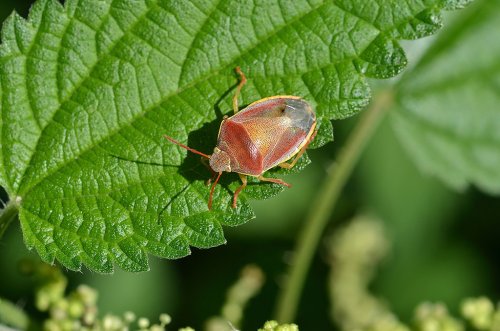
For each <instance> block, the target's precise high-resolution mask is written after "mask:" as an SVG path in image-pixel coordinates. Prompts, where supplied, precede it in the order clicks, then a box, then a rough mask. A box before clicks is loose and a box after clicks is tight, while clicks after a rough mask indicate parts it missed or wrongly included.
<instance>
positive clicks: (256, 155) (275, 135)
mask: <svg viewBox="0 0 500 331" xmlns="http://www.w3.org/2000/svg"><path fill="white" fill-rule="evenodd" d="M236 72H237V73H238V74H239V75H240V77H241V81H240V83H239V85H238V87H237V90H236V93H235V95H234V97H233V109H234V112H235V115H233V116H231V117H229V118H227V117H225V118H224V120H223V121H222V123H221V126H220V129H219V135H218V138H217V146H216V147H215V148H214V152H213V154H212V155H207V154H204V153H201V152H199V151H197V150H194V149H192V148H190V147H188V146H186V145H183V144H181V143H180V142H178V141H176V140H174V139H173V138H172V137H169V136H167V135H165V138H166V139H168V140H170V141H171V142H173V143H175V144H177V145H179V146H181V147H183V148H185V149H187V150H189V151H191V152H193V153H196V154H199V155H201V156H203V157H205V158H207V159H208V160H209V164H210V168H211V169H212V170H213V172H214V173H215V174H216V175H217V178H216V180H215V181H214V183H213V185H212V188H211V190H210V197H209V200H208V208H209V209H211V207H212V197H213V192H214V188H215V185H216V184H217V182H218V181H219V178H220V176H221V174H222V172H224V171H227V172H236V173H238V174H239V176H240V178H241V181H242V185H241V186H240V187H238V189H236V191H235V192H234V197H233V204H232V207H233V208H235V207H236V202H237V200H238V195H239V194H240V192H241V191H242V190H243V189H244V188H245V187H246V185H247V176H254V177H257V178H258V179H259V180H261V181H266V182H273V183H277V184H281V185H284V186H287V187H290V184H288V183H286V182H284V181H283V180H281V179H277V178H267V177H263V174H264V173H265V172H266V171H267V170H269V169H271V168H274V167H276V166H280V167H282V168H292V167H293V166H294V165H295V163H296V162H297V161H298V159H299V158H300V157H301V155H302V154H303V153H304V152H305V150H306V149H307V146H308V145H309V143H310V142H311V141H312V140H313V139H314V136H315V135H316V131H315V128H316V115H315V114H314V111H313V109H312V108H311V106H310V105H309V104H308V103H307V102H306V101H304V100H302V99H301V98H300V97H296V96H288V95H280V96H273V97H269V98H264V99H261V100H258V101H256V102H254V103H252V104H250V105H249V106H247V107H246V108H244V109H242V110H241V111H238V96H239V93H240V91H241V88H242V87H243V85H244V84H245V83H246V77H245V75H244V74H243V72H242V71H241V70H240V68H239V67H237V68H236ZM292 158H293V160H291V161H290V163H287V161H289V160H290V159H292Z"/></svg>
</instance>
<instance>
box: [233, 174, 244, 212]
mask: <svg viewBox="0 0 500 331" xmlns="http://www.w3.org/2000/svg"><path fill="white" fill-rule="evenodd" d="M238 175H239V176H240V179H241V182H242V184H241V186H240V187H238V188H237V189H236V191H234V196H233V208H236V202H237V201H238V195H240V192H241V191H243V189H244V188H245V187H247V176H246V175H242V174H238Z"/></svg>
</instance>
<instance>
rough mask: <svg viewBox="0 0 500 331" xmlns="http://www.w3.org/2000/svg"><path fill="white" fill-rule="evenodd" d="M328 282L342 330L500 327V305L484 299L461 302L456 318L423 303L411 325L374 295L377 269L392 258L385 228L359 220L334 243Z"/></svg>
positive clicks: (441, 306) (461, 330)
mask: <svg viewBox="0 0 500 331" xmlns="http://www.w3.org/2000/svg"><path fill="white" fill-rule="evenodd" d="M329 249H330V253H331V254H330V264H331V267H332V269H331V272H330V277H329V289H330V298H331V302H332V317H333V318H334V319H335V320H336V321H337V322H338V324H339V326H340V329H341V330H346V331H347V330H358V331H412V330H413V331H432V330H448V331H464V330H466V329H465V326H466V325H468V326H470V327H471V328H470V329H471V330H478V331H479V330H482V331H494V330H498V328H499V327H500V306H499V305H497V306H496V307H495V305H494V304H493V302H492V301H491V300H489V299H487V298H485V297H479V298H467V299H465V300H462V304H461V307H460V308H461V309H460V310H461V316H460V317H461V318H456V317H453V316H452V315H451V314H450V313H449V311H448V309H447V307H446V306H445V305H444V304H442V303H430V302H424V303H421V304H419V305H418V306H417V308H416V309H415V313H414V317H413V323H412V324H411V325H407V324H405V323H403V322H401V321H400V320H399V319H398V317H397V316H396V315H395V314H394V313H393V312H392V311H391V310H390V308H389V307H388V306H387V302H385V301H384V300H381V299H379V298H377V297H375V296H374V295H373V294H372V293H370V291H369V289H370V282H371V281H372V280H373V277H374V276H375V271H376V268H377V267H378V266H379V264H381V261H382V260H383V259H384V258H385V257H386V256H387V255H388V253H389V243H388V240H387V239H386V234H385V231H384V229H383V227H382V223H381V222H380V221H378V220H376V219H373V218H372V217H369V216H360V217H357V218H355V219H354V220H352V222H350V223H349V224H348V225H347V226H345V227H344V228H342V229H340V230H339V231H338V232H337V233H336V234H335V236H333V237H332V238H331V239H330V240H329Z"/></svg>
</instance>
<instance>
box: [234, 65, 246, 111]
mask: <svg viewBox="0 0 500 331" xmlns="http://www.w3.org/2000/svg"><path fill="white" fill-rule="evenodd" d="M235 70H236V73H237V74H238V75H240V83H239V84H238V86H237V87H236V92H235V93H234V96H233V111H234V113H235V114H236V113H237V112H238V97H239V96H240V92H241V88H242V87H243V85H245V84H246V82H247V78H246V77H245V74H244V73H243V71H241V69H240V67H236V69H235Z"/></svg>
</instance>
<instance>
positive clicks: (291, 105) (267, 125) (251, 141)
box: [217, 96, 316, 176]
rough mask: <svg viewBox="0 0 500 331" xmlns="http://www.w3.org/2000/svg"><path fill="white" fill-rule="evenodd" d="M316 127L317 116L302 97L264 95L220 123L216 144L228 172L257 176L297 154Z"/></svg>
mask: <svg viewBox="0 0 500 331" xmlns="http://www.w3.org/2000/svg"><path fill="white" fill-rule="evenodd" d="M315 127H316V115H315V114H314V111H313V110H312V108H311V106H310V105H309V104H308V103H307V102H306V101H304V100H302V99H301V98H299V97H295V96H275V97H270V98H265V99H262V100H259V101H256V102H254V103H252V104H250V105H249V106H248V107H246V108H245V109H243V110H241V111H239V112H238V113H236V114H235V115H233V116H232V117H230V118H228V119H225V120H224V121H223V122H222V124H221V127H220V130H219V137H218V141H217V147H218V148H219V149H220V150H222V151H225V152H226V153H227V154H228V155H229V156H230V158H231V171H233V172H237V173H241V174H246V175H250V176H259V175H261V174H262V173H264V172H265V171H267V170H269V169H271V168H273V167H275V166H277V165H278V164H280V163H283V162H285V161H287V160H289V159H290V158H291V157H293V156H294V155H295V154H297V153H298V152H299V150H300V149H301V148H302V147H303V146H304V144H306V143H307V141H308V140H309V139H310V137H311V135H312V133H313V131H314V128H315Z"/></svg>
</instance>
